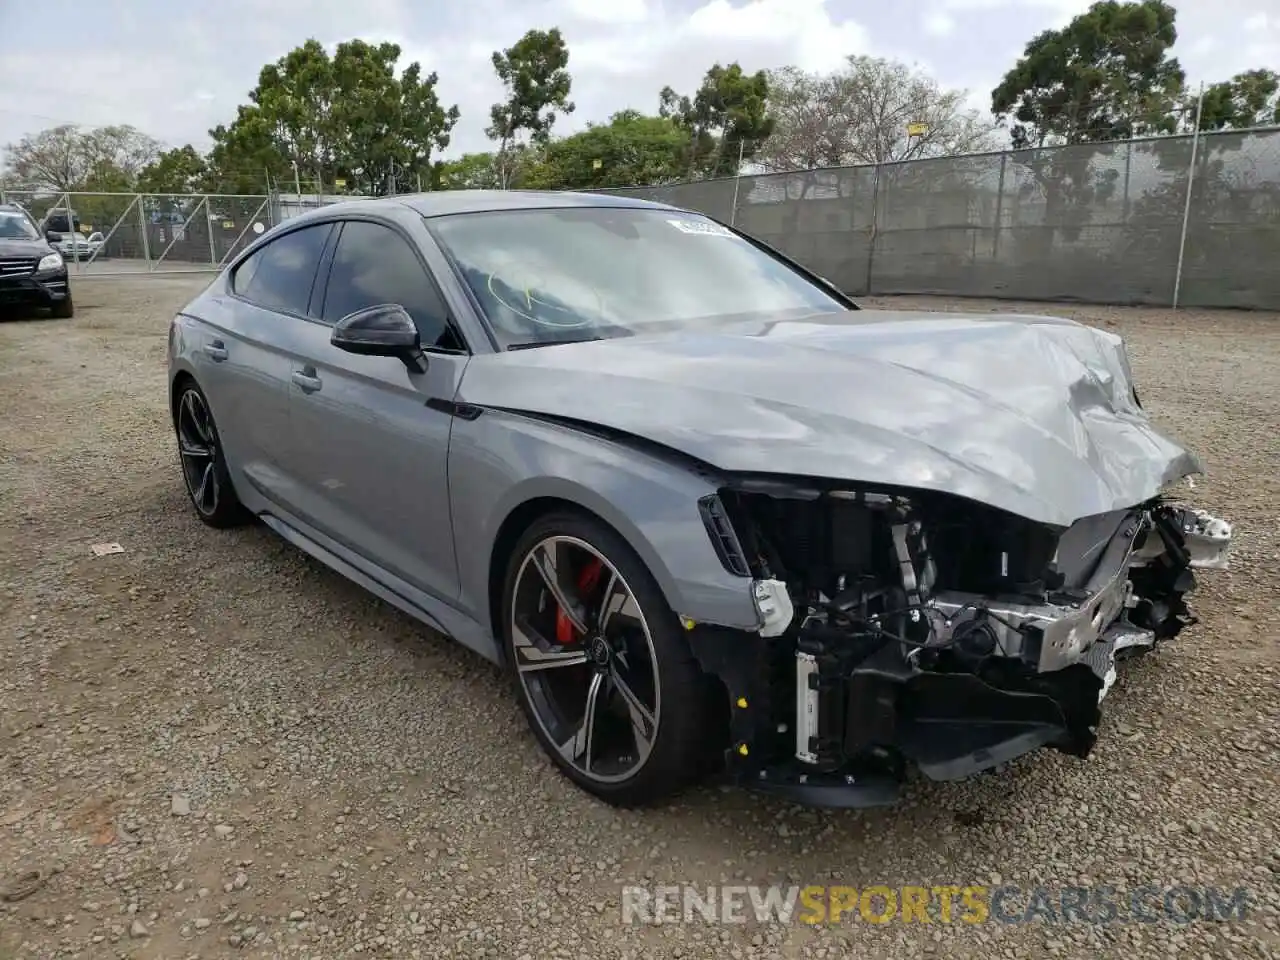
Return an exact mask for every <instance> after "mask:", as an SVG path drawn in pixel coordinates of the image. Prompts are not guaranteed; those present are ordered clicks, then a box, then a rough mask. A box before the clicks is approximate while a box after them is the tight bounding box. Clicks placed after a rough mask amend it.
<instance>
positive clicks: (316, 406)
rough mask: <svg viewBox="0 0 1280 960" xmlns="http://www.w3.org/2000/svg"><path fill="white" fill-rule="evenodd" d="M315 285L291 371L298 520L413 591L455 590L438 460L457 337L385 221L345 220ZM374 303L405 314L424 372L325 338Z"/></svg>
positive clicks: (401, 235) (421, 271)
mask: <svg viewBox="0 0 1280 960" xmlns="http://www.w3.org/2000/svg"><path fill="white" fill-rule="evenodd" d="M321 289H323V307H322V309H321V310H320V314H319V315H320V317H321V320H322V322H321V323H313V324H308V329H307V330H306V332H305V334H304V335H303V336H302V338H301V342H300V347H299V350H298V352H297V355H296V356H295V357H294V358H293V366H292V369H291V371H290V376H291V385H290V418H291V423H292V426H293V435H294V443H295V444H296V445H297V449H298V462H299V465H300V472H301V476H302V477H303V478H304V485H303V487H304V491H303V492H304V496H305V504H304V507H303V509H304V513H305V518H306V519H307V520H308V521H309V522H311V523H312V524H314V525H315V527H316V528H317V529H318V530H319V531H320V532H322V533H325V534H327V535H328V536H330V537H332V538H333V539H334V540H336V541H337V542H338V543H340V544H342V545H343V546H345V547H347V548H348V549H350V550H353V551H355V552H356V553H358V554H361V555H363V557H364V558H366V559H367V560H371V561H373V562H374V563H376V564H377V565H378V566H379V567H381V568H382V569H383V570H385V571H387V572H389V573H391V574H393V575H394V576H396V577H398V578H400V579H401V580H404V581H406V582H408V583H409V584H410V585H412V586H414V587H416V588H417V589H419V590H422V591H425V592H426V593H428V594H431V595H433V596H435V597H437V598H439V599H441V600H453V599H456V597H457V595H458V570H457V563H456V559H455V554H454V547H453V529H452V520H451V515H450V510H449V478H448V471H447V465H448V453H449V436H450V430H451V427H452V424H453V417H452V413H451V410H452V407H451V401H452V400H453V397H454V395H455V394H456V392H457V389H458V383H459V381H460V380H461V377H462V371H463V369H464V368H465V366H466V363H467V360H468V354H467V352H466V349H465V346H464V343H463V340H462V339H461V337H460V336H459V335H458V333H457V332H456V329H455V328H454V326H453V325H452V324H451V323H450V320H449V317H448V312H447V309H446V307H445V303H444V300H443V298H442V296H441V294H440V291H439V289H438V287H437V286H436V284H435V282H434V280H433V279H432V277H431V276H430V272H429V270H428V268H427V266H426V264H425V262H424V261H423V259H422V258H421V256H420V255H419V253H418V251H417V250H416V248H415V246H414V244H413V243H412V242H411V240H410V239H409V237H408V236H407V234H406V233H405V232H404V231H403V229H402V228H399V227H396V226H393V225H392V224H391V223H388V222H376V221H373V220H347V221H345V222H343V223H342V225H341V227H340V233H339V234H338V236H337V240H336V246H335V247H334V250H333V254H332V259H331V265H330V266H329V270H328V273H327V280H326V279H324V278H322V279H321V280H320V282H319V284H318V288H317V292H318V293H319V292H320V290H321ZM384 303H397V304H399V305H400V306H402V307H404V308H405V310H407V311H408V313H409V315H410V316H411V317H413V320H414V323H415V325H416V326H417V328H418V332H419V336H420V337H421V341H422V346H423V350H424V352H425V354H426V357H427V365H426V371H425V372H423V373H416V372H411V371H410V370H409V369H408V367H406V365H405V364H404V363H403V362H402V361H400V360H398V359H396V358H394V357H372V356H358V355H354V354H350V353H347V352H345V351H342V350H339V349H338V348H336V347H334V346H332V345H331V344H330V342H329V338H330V335H331V333H332V325H333V324H334V323H336V322H337V321H338V320H340V319H341V318H342V317H344V316H346V315H348V314H350V313H353V312H355V311H357V310H360V309H363V308H365V307H369V306H373V305H375V304H384Z"/></svg>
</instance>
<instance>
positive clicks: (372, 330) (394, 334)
mask: <svg viewBox="0 0 1280 960" xmlns="http://www.w3.org/2000/svg"><path fill="white" fill-rule="evenodd" d="M329 342H330V343H332V344H333V345H334V346H335V347H337V348H338V349H339V350H345V351H347V352H348V353H359V354H364V355H366V356H377V357H404V356H409V355H416V354H417V353H419V352H420V351H421V349H422V347H421V344H420V342H419V340H418V328H417V327H416V326H414V323H413V318H412V317H411V316H409V312H408V311H407V310H405V308H404V307H402V306H400V304H398V303H379V304H375V305H374V306H372V307H365V308H364V309H363V310H357V311H356V312H355V313H349V314H347V315H346V316H345V317H343V318H342V319H341V320H339V321H338V322H337V324H335V325H334V328H333V334H332V335H331V336H330V337H329Z"/></svg>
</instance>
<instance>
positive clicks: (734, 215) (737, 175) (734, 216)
mask: <svg viewBox="0 0 1280 960" xmlns="http://www.w3.org/2000/svg"><path fill="white" fill-rule="evenodd" d="M746 145H747V141H746V140H739V141H738V165H737V167H735V168H734V170H733V206H732V207H730V209H729V226H731V227H733V226H737V223H738V184H740V183H741V182H742V156H743V150H744V148H745V147H746Z"/></svg>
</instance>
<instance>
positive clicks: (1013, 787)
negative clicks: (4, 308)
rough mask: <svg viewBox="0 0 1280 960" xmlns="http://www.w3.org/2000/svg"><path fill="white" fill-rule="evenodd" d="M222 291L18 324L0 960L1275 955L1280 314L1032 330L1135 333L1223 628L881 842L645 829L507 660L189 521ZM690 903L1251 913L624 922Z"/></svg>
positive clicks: (713, 820)
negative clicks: (983, 901)
mask: <svg viewBox="0 0 1280 960" xmlns="http://www.w3.org/2000/svg"><path fill="white" fill-rule="evenodd" d="M200 282H201V281H200V280H193V279H190V278H184V279H144V280H138V281H123V280H121V281H108V280H96V281H89V280H84V281H82V282H81V283H80V286H79V287H78V289H77V305H78V307H79V313H78V315H77V317H76V318H75V320H73V321H66V322H59V321H38V322H9V323H5V324H3V325H0V409H3V418H2V419H0V662H2V663H3V666H2V667H0V771H2V773H0V958H5V960H8V958H48V957H72V956H75V957H93V958H97V957H165V958H181V957H206V958H207V957H223V956H260V957H269V956H289V957H293V956H306V957H317V958H330V957H346V956H356V955H359V956H367V957H453V956H457V957H464V956H465V957H495V958H513V960H514V958H521V957H524V958H544V957H573V958H577V957H581V958H584V960H585V958H592V960H595V958H614V957H639V956H651V957H666V956H673V957H708V958H712V957H715V958H722V957H733V958H742V957H833V958H834V957H859V958H869V957H884V958H888V957H903V956H916V955H924V954H935V955H945V956H958V957H968V956H972V957H984V958H985V957H993V956H1003V957H1011V958H1012V957H1025V956H1036V955H1042V954H1046V953H1047V954H1049V955H1053V956H1078V957H1096V956H1099V955H1108V956H1120V955H1124V956H1132V957H1162V958H1163V957H1173V956H1179V957H1193V958H1200V957H1276V956H1280V830H1278V826H1280V805H1278V804H1277V797H1278V796H1280V791H1278V790H1277V785H1278V783H1280V760H1278V757H1280V697H1278V696H1277V680H1278V679H1280V672H1278V671H1277V662H1278V660H1280V647H1278V646H1277V640H1278V639H1280V614H1277V600H1280V537H1278V532H1280V531H1278V527H1280V517H1278V514H1280V481H1278V480H1277V477H1280V450H1278V446H1280V441H1278V440H1277V435H1278V431H1280V427H1278V425H1280V373H1277V371H1278V370H1280V316H1274V315H1272V316H1257V315H1252V316H1251V315H1243V314H1233V313H1226V312H1221V313H1212V312H1202V311H1188V312H1184V313H1182V314H1180V315H1177V316H1173V315H1171V314H1169V313H1167V312H1165V311H1155V310H1133V309H1112V308H1098V307H1079V308H1076V307H1057V306H1053V307H1047V306H1045V305H1036V306H1028V305H1022V306H1021V307H1020V309H1021V310H1022V312H1039V313H1044V312H1052V313H1066V314H1069V315H1072V316H1076V317H1079V318H1082V319H1084V320H1086V321H1088V322H1090V323H1096V324H1099V325H1104V326H1106V327H1108V328H1112V329H1115V330H1117V331H1118V332H1120V333H1122V334H1124V335H1126V336H1127V337H1128V338H1129V339H1130V344H1131V350H1132V353H1133V355H1134V358H1135V368H1136V373H1137V376H1138V380H1139V383H1140V385H1141V390H1142V395H1143V398H1144V401H1145V402H1146V403H1147V405H1148V406H1149V408H1150V409H1151V410H1152V411H1153V413H1154V415H1155V416H1156V417H1157V418H1158V419H1159V421H1160V422H1161V423H1162V424H1163V425H1164V426H1165V427H1166V428H1167V429H1168V430H1169V431H1170V432H1172V433H1173V434H1174V435H1175V436H1178V437H1180V438H1181V439H1183V440H1184V441H1185V442H1187V443H1188V444H1189V445H1190V446H1192V447H1193V448H1195V449H1197V450H1198V451H1199V452H1200V453H1201V454H1202V456H1203V458H1204V460H1205V461H1206V464H1207V468H1208V471H1209V476H1208V478H1207V479H1205V480H1203V481H1201V482H1200V483H1199V484H1198V488H1197V491H1196V495H1197V496H1198V498H1199V499H1200V501H1201V502H1202V503H1203V504H1204V505H1205V506H1207V507H1208V508H1209V509H1211V510H1214V511H1216V512H1219V513H1221V514H1222V515H1224V516H1227V517H1229V518H1231V519H1233V520H1234V521H1236V523H1237V547H1236V553H1235V560H1234V567H1233V569H1232V570H1230V571H1228V572H1225V573H1218V574H1209V575H1203V576H1202V577H1201V583H1202V585H1203V586H1202V588H1201V591H1200V593H1199V594H1198V595H1197V609H1198V611H1199V613H1200V614H1201V615H1202V617H1203V619H1202V621H1201V622H1200V623H1199V624H1198V625H1197V626H1195V627H1193V628H1191V629H1189V630H1188V631H1186V632H1185V633H1184V634H1183V635H1182V637H1180V638H1179V639H1178V640H1177V641H1176V642H1175V643H1174V644H1172V645H1167V646H1165V647H1163V648H1162V649H1161V650H1160V651H1159V652H1158V653H1157V654H1156V655H1154V656H1152V657H1148V658H1146V659H1145V660H1143V661H1140V662H1138V663H1135V664H1132V665H1130V666H1129V668H1128V669H1127V670H1125V671H1124V672H1123V673H1122V675H1121V679H1120V682H1119V683H1118V684H1117V688H1116V690H1115V691H1114V692H1113V693H1112V695H1111V698H1110V699H1109V700H1108V701H1107V705H1108V709H1107V716H1106V720H1105V722H1104V727H1103V730H1102V738H1101V742H1100V745H1099V747H1098V750H1097V752H1096V754H1094V755H1093V756H1092V757H1091V758H1090V759H1089V760H1088V761H1084V762H1082V761H1078V760H1075V759H1071V758H1067V757H1063V756H1060V755H1056V754H1048V753H1045V754H1041V755H1038V756H1034V757H1030V758H1026V759H1024V760H1023V761H1020V762H1018V763H1016V764H1014V765H1013V767H1012V768H1011V769H1009V770H1007V771H1005V772H1003V773H1002V774H1000V775H997V776H988V777H982V778H979V779H977V780H975V781H971V782H967V783H963V784H958V785H946V786H939V785H929V784H917V785H915V786H913V788H912V790H911V792H910V794H909V796H908V798H907V801H906V802H905V803H904V804H903V805H902V806H900V807H898V808H896V809H892V810H887V811H877V812H872V813H860V814H859V813H829V812H815V811H805V810H800V809H797V808H794V807H790V806H787V805H783V804H779V803H776V802H773V801H769V800H764V799H761V798H759V797H757V796H754V795H750V794H746V793H743V792H741V791H737V790H727V789H721V788H719V787H714V786H710V787H707V788H704V789H702V790H700V791H697V792H695V793H694V794H692V795H690V796H688V797H687V798H686V799H684V800H683V801H682V802H681V803H679V804H678V805H675V806H672V807H669V808H666V809H662V810H657V811H649V812H643V813H634V812H618V811H614V810H611V809H608V808H605V807H603V806H601V805H599V804H597V803H595V802H593V801H592V800H590V799H589V798H588V797H587V796H585V795H584V794H582V793H580V792H578V791H576V790H575V789H573V788H572V787H570V786H569V785H568V784H567V783H566V781H564V780H562V779H561V778H560V777H559V776H558V775H557V774H556V773H555V772H554V770H553V769H552V768H551V766H550V764H549V763H548V762H547V761H545V760H544V759H543V758H542V756H541V755H540V753H539V752H538V750H537V749H536V745H535V743H534V742H533V740H532V738H531V737H530V735H529V734H527V733H526V732H525V728H524V724H523V722H522V720H521V718H520V716H519V713H518V710H517V707H516V704H515V702H514V699H513V697H512V696H511V695H510V694H509V693H508V690H507V689H506V686H505V684H504V681H503V679H502V677H501V675H500V674H499V672H498V670H497V669H496V668H494V667H492V666H490V665H488V664H487V663H485V662H483V661H481V660H480V659H478V658H477V657H475V656H473V655H471V654H469V653H467V652H465V651H464V650H462V649H461V648H459V647H456V646H454V645H451V644H450V643H449V642H448V641H445V640H443V639H440V638H437V637H434V636H432V635H430V634H428V633H427V632H426V631H424V630H423V629H421V628H419V627H418V626H417V625H416V624H415V623H413V622H411V621H410V620H409V619H408V618H406V617H404V616H402V615H400V614H399V613H397V612H396V611H394V610H392V609H391V608H389V607H387V606H386V605H384V604H382V603H381V602H379V601H377V600H375V599H373V598H372V597H370V596H369V595H367V594H365V593H364V592H362V591H361V590H360V589H359V588H357V587H355V586H353V585H351V584H349V583H347V582H345V581H344V580H342V579H341V578H340V577H338V576H337V575H336V574H333V573H331V572H329V571H328V570H327V569H325V568H323V567H321V566H320V565H319V564H317V563H314V562H312V561H311V560H309V559H308V558H306V557H305V556H303V555H302V554H301V553H299V552H298V551H296V550H294V549H293V548H291V547H289V546H287V545H286V544H284V543H283V542H281V541H280V540H278V539H276V538H275V537H274V536H273V535H272V534H270V533H269V532H267V531H265V530H263V529H249V530H244V531H238V532H234V533H225V534H220V533H216V532H214V531H211V530H209V529H206V528H205V527H203V526H202V525H201V524H200V523H199V522H197V520H196V518H195V516H194V514H193V513H192V511H191V510H190V509H189V507H188V505H187V502H186V499H185V493H184V491H183V487H182V483H181V480H180V478H179V474H178V469H177V462H176V455H175V450H174V443H173V440H172V435H171V432H170V427H169V424H168V422H167V419H166V413H165V408H164V393H165V391H164V338H165V329H166V324H167V321H168V319H169V317H170V315H171V314H172V313H173V311H174V310H175V309H176V308H177V307H178V306H179V305H180V304H181V303H182V302H183V301H185V300H186V299H187V298H188V297H189V296H190V294H191V293H192V292H193V291H194V290H195V289H197V288H198V286H199V284H200ZM890 305H902V306H924V307H927V308H930V309H938V308H954V309H966V310H973V309H987V308H991V307H992V305H985V306H984V305H983V304H979V303H974V302H961V303H955V304H944V303H941V302H939V301H910V302H908V301H905V300H897V301H893V302H892V303H891V304H890ZM1016 306H1017V305H1011V304H1001V305H995V308H996V309H1005V310H1007V309H1014V308H1016ZM102 541H118V542H119V543H120V544H122V545H123V547H124V551H125V552H124V553H123V554H116V555H111V556H105V557H100V558H95V557H94V556H92V555H91V552H90V546H91V545H92V544H95V543H98V542H102ZM175 796H176V797H177V799H176V800H175V799H174V798H175ZM188 806H189V811H188ZM31 871H40V874H39V879H38V880H36V881H35V882H34V884H33V886H34V887H35V889H34V890H30V889H22V886H21V884H22V881H23V878H24V876H26V875H29V874H30V873H31ZM684 882H687V883H693V884H698V885H703V886H705V885H708V884H723V883H735V882H738V883H745V882H753V883H781V884H792V883H798V884H810V883H813V884H830V883H839V884H851V885H855V886H857V887H865V886H867V885H869V884H886V885H888V886H890V887H900V886H901V885H904V884H925V885H929V886H932V885H951V884H954V885H959V886H965V885H972V884H991V885H1000V884H1012V885H1016V886H1017V887H1019V888H1020V889H1021V890H1022V891H1028V890H1030V889H1031V888H1033V887H1036V886H1038V885H1039V886H1047V887H1049V888H1050V890H1051V893H1053V895H1054V896H1056V892H1057V890H1058V888H1059V887H1062V886H1075V885H1088V884H1111V885H1114V886H1115V887H1117V888H1120V890H1121V892H1122V899H1121V900H1120V902H1121V903H1122V904H1127V903H1128V901H1127V899H1123V896H1124V895H1125V894H1124V891H1131V890H1133V889H1134V888H1138V887H1141V886H1144V885H1149V886H1152V887H1155V888H1157V889H1159V890H1161V891H1163V890H1164V889H1166V888H1169V887H1172V886H1177V885H1191V886H1194V887H1197V888H1199V889H1203V888H1204V886H1206V885H1214V886H1219V887H1224V888H1234V887H1237V886H1244V887H1247V888H1248V889H1249V891H1250V893H1249V898H1250V899H1249V901H1248V907H1247V909H1246V913H1245V916H1244V918H1243V919H1231V920H1229V921H1226V922H1209V921H1203V920H1195V921H1193V922H1186V923H1179V922H1174V921H1172V920H1159V921H1158V922H1152V923H1146V922H1137V921H1136V920H1133V919H1132V918H1130V919H1129V921H1128V922H1121V921H1119V920H1118V921H1116V922H1112V923H1106V924H1091V923H1087V922H1083V921H1081V920H1079V919H1076V920H1070V919H1069V918H1064V917H1061V916H1059V918H1058V919H1059V921H1060V922H1048V921H1046V920H1045V919H1043V915H1042V917H1041V919H1037V920H1036V921H1035V922H1032V923H1003V922H997V921H996V920H994V919H993V920H992V921H991V922H988V923H983V924H977V925H970V924H965V923H934V924H930V925H925V924H921V923H910V924H904V923H901V922H897V921H895V922H891V923H888V924H884V925H876V924H872V923H868V922H866V921H864V920H862V919H860V918H859V917H858V914H857V912H856V911H855V913H854V914H853V917H852V918H850V919H847V920H846V921H845V922H844V923H842V924H840V925H836V926H828V927H818V928H814V927H809V926H805V925H803V924H800V923H792V924H789V925H785V926H778V925H764V926H762V925H758V924H756V923H755V922H754V921H753V922H750V923H746V924H742V925H718V926H713V925H709V924H706V923H702V922H694V923H691V924H672V925H662V926H655V925H638V926H624V925H623V924H622V922H621V914H620V908H619V903H620V892H621V888H622V886H623V885H625V884H653V883H684ZM1019 902H1020V901H1019ZM1150 902H1151V903H1152V904H1154V905H1155V906H1154V907H1150V908H1149V909H1155V908H1157V907H1158V905H1159V902H1160V899H1159V894H1157V895H1156V897H1155V899H1154V900H1152V901H1150ZM1055 903H1056V901H1055ZM1016 909H1020V908H1018V907H1009V908H1006V913H1008V912H1009V911H1010V910H1016ZM1121 917H1122V918H1123V917H1124V911H1123V909H1122V912H1121Z"/></svg>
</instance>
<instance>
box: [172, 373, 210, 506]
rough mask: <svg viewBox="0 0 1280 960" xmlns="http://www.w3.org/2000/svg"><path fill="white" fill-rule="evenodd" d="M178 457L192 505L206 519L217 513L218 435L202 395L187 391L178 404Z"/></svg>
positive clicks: (193, 390) (189, 389)
mask: <svg viewBox="0 0 1280 960" xmlns="http://www.w3.org/2000/svg"><path fill="white" fill-rule="evenodd" d="M178 453H179V454H180V455H181V457H182V476H183V479H184V480H186V483H187V492H188V493H190V494H191V502H192V503H193V504H195V508H196V509H197V510H198V511H200V513H201V514H202V515H204V516H206V517H207V516H212V515H213V513H214V511H216V510H217V509H218V501H219V498H220V496H221V491H220V490H219V485H218V471H217V469H216V464H217V461H218V435H217V433H216V432H215V431H214V429H213V418H212V417H211V416H210V414H209V408H208V406H207V405H206V404H205V400H204V397H203V396H201V394H200V391H198V390H195V389H191V388H188V389H187V390H185V391H183V394H182V399H181V400H179V401H178Z"/></svg>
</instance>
